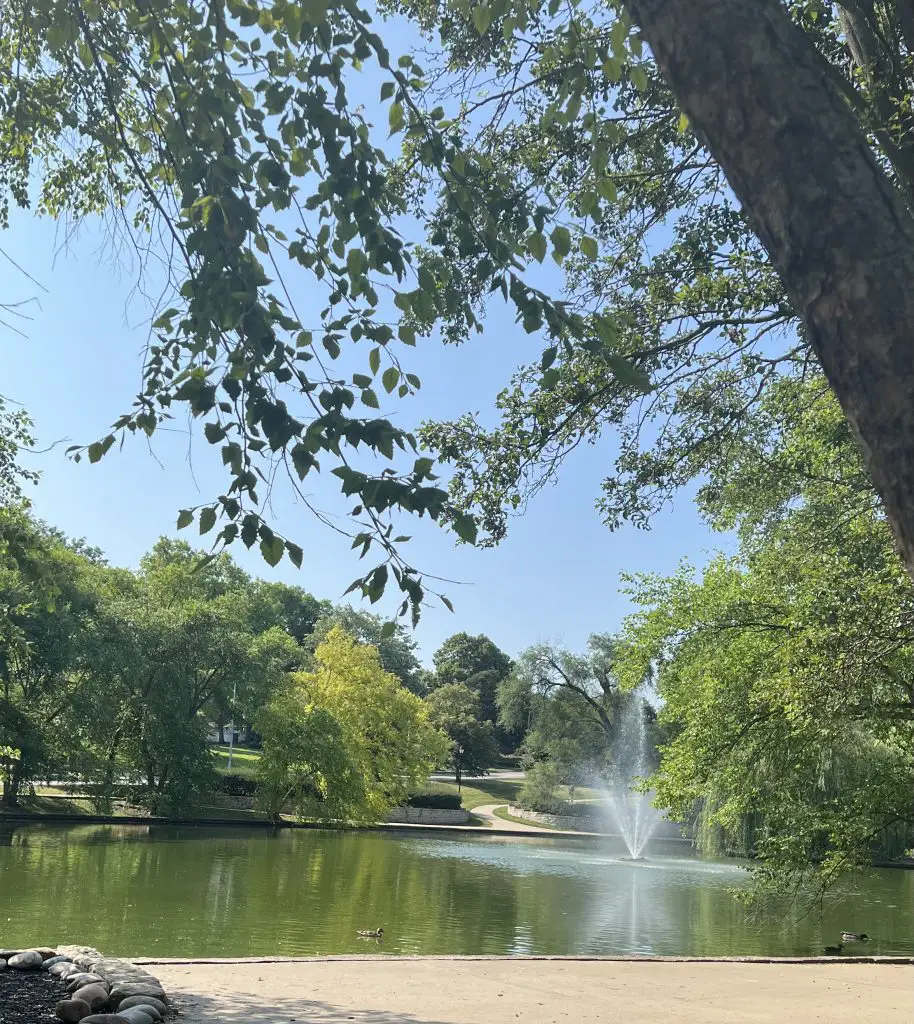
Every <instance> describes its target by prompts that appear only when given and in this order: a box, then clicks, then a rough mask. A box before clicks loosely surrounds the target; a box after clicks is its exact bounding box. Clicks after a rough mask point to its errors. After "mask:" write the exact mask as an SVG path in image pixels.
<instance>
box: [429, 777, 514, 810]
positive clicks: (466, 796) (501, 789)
mask: <svg viewBox="0 0 914 1024" xmlns="http://www.w3.org/2000/svg"><path fill="white" fill-rule="evenodd" d="M522 785H523V782H521V781H520V780H519V779H473V781H472V782H471V783H469V784H467V783H464V785H463V786H461V788H460V795H461V796H462V797H463V806H464V809H465V810H467V811H472V810H473V808H474V807H481V806H482V805H483V804H494V803H513V801H514V800H515V799H516V798H517V794H518V792H519V791H520V787H521V786H522ZM426 791H427V792H430V793H456V792H457V786H456V784H455V783H453V782H434V783H432V784H430V785H429V786H428V787H427V790H426Z"/></svg>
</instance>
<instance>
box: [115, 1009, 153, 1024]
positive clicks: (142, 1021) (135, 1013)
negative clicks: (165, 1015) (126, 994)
mask: <svg viewBox="0 0 914 1024" xmlns="http://www.w3.org/2000/svg"><path fill="white" fill-rule="evenodd" d="M117 1013H118V1016H119V1017H126V1018H127V1020H129V1021H130V1024H155V1017H153V1016H152V1014H151V1013H146V1011H145V1010H141V1009H140V1008H139V1007H138V1006H131V1007H129V1008H128V1009H126V1010H118V1011H117Z"/></svg>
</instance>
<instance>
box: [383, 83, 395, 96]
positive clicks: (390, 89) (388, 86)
mask: <svg viewBox="0 0 914 1024" xmlns="http://www.w3.org/2000/svg"><path fill="white" fill-rule="evenodd" d="M396 88H397V87H396V86H395V85H394V83H393V82H385V83H384V84H383V85H382V86H381V99H382V100H389V99H390V97H391V96H393V94H394V92H395V91H396Z"/></svg>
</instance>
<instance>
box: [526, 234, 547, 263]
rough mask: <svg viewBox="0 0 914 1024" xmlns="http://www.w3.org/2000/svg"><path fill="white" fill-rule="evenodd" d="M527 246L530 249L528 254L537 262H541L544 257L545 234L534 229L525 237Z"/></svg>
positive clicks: (545, 246)
mask: <svg viewBox="0 0 914 1024" xmlns="http://www.w3.org/2000/svg"><path fill="white" fill-rule="evenodd" d="M527 248H528V249H529V250H530V255H531V256H532V257H533V258H534V259H535V260H536V262H537V263H542V262H543V260H544V259H545V258H546V249H547V242H546V236H545V235H544V234H543V233H542V231H534V232H533V234H531V235H530V236H529V237H528V238H527Z"/></svg>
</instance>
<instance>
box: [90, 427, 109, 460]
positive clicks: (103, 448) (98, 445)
mask: <svg viewBox="0 0 914 1024" xmlns="http://www.w3.org/2000/svg"><path fill="white" fill-rule="evenodd" d="M113 444H114V434H109V435H108V436H107V437H105V438H102V440H101V441H94V442H93V443H92V444H90V445H89V447H88V448H87V449H86V452H87V453H88V456H89V461H90V462H98V460H99V459H100V458H101V457H102V456H103V455H104V454H105V452H107V451H108V449H109V448H110V447H111V445H113Z"/></svg>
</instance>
